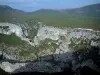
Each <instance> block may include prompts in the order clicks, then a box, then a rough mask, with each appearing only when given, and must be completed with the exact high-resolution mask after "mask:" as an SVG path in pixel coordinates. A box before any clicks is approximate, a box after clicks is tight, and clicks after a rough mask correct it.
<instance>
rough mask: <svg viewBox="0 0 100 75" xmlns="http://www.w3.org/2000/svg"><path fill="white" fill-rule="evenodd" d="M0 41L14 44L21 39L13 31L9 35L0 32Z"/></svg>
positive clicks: (20, 42)
mask: <svg viewBox="0 0 100 75" xmlns="http://www.w3.org/2000/svg"><path fill="white" fill-rule="evenodd" d="M0 43H5V44H8V45H14V46H16V45H20V44H22V43H23V41H22V40H21V39H20V38H19V37H17V36H16V35H15V34H14V33H13V34H11V35H5V34H0Z"/></svg>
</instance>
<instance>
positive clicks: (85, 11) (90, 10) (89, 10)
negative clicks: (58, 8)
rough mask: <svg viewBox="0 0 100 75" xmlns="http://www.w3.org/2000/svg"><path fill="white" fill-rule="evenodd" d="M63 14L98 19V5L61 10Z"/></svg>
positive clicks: (99, 8) (99, 14) (99, 15)
mask: <svg viewBox="0 0 100 75" xmlns="http://www.w3.org/2000/svg"><path fill="white" fill-rule="evenodd" d="M63 12H67V13H70V14H75V15H84V16H97V17H100V3H99V4H93V5H87V6H84V7H80V8H75V9H65V10H63Z"/></svg>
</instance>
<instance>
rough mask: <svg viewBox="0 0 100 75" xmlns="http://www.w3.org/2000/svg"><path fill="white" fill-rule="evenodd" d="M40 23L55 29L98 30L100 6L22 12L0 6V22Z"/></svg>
mask: <svg viewBox="0 0 100 75" xmlns="http://www.w3.org/2000/svg"><path fill="white" fill-rule="evenodd" d="M33 20H37V21H41V22H43V23H44V24H46V25H50V26H51V25H52V26H57V27H62V26H63V27H74V28H75V27H78V28H79V27H83V28H94V29H95V28H96V29H98V28H99V29H100V26H99V24H100V4H92V5H88V6H84V7H80V8H75V9H64V10H54V9H40V10H37V11H35V12H24V11H21V10H18V9H13V8H11V7H9V6H5V5H1V6H0V22H14V23H16V22H18V23H20V22H21V23H24V22H27V21H28V23H29V22H30V21H33Z"/></svg>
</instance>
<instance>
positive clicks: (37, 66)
mask: <svg viewBox="0 0 100 75" xmlns="http://www.w3.org/2000/svg"><path fill="white" fill-rule="evenodd" d="M99 51H100V48H99V47H91V48H90V52H89V53H88V54H87V55H85V56H84V54H83V53H82V54H81V55H83V58H81V60H79V59H78V57H79V52H75V53H73V54H72V52H67V53H63V54H55V55H48V56H43V57H40V58H39V59H38V60H34V61H32V62H27V63H28V64H26V65H25V66H23V67H21V68H19V69H16V70H15V71H14V72H19V73H14V74H9V73H6V72H4V71H3V70H2V69H0V75H34V74H39V75H45V74H50V75H51V74H63V73H64V74H65V75H75V74H76V75H79V74H80V75H91V74H92V75H100V74H99V73H98V72H97V71H95V70H93V69H92V68H90V67H88V66H83V67H79V68H78V69H77V72H79V73H77V72H76V71H73V69H72V68H73V67H74V66H73V64H72V63H73V60H77V63H79V64H81V63H82V62H83V61H85V60H87V59H92V60H93V61H94V63H95V64H96V65H98V67H100V59H99V57H100V56H99V54H98V53H99ZM71 56H72V57H71ZM54 57H55V58H54ZM62 60H63V61H62ZM48 64H49V65H50V64H52V65H51V66H48ZM25 69H29V70H30V71H33V72H21V70H25ZM59 69H60V71H61V72H54V70H55V71H58V70H59ZM42 70H44V71H45V72H41V71H42ZM48 70H50V71H52V72H53V73H50V72H48Z"/></svg>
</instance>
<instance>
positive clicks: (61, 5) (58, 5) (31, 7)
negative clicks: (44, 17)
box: [0, 0, 100, 12]
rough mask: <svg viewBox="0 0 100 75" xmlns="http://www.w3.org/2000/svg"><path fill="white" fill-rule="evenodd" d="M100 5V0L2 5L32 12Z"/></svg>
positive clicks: (13, 0) (16, 0)
mask: <svg viewBox="0 0 100 75" xmlns="http://www.w3.org/2000/svg"><path fill="white" fill-rule="evenodd" d="M97 3H100V0H29V1H27V0H2V1H0V5H8V6H10V7H12V8H15V9H19V10H23V11H26V12H32V11H36V10H39V9H56V10H61V9H70V8H79V7H82V6H86V5H91V4H97Z"/></svg>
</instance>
